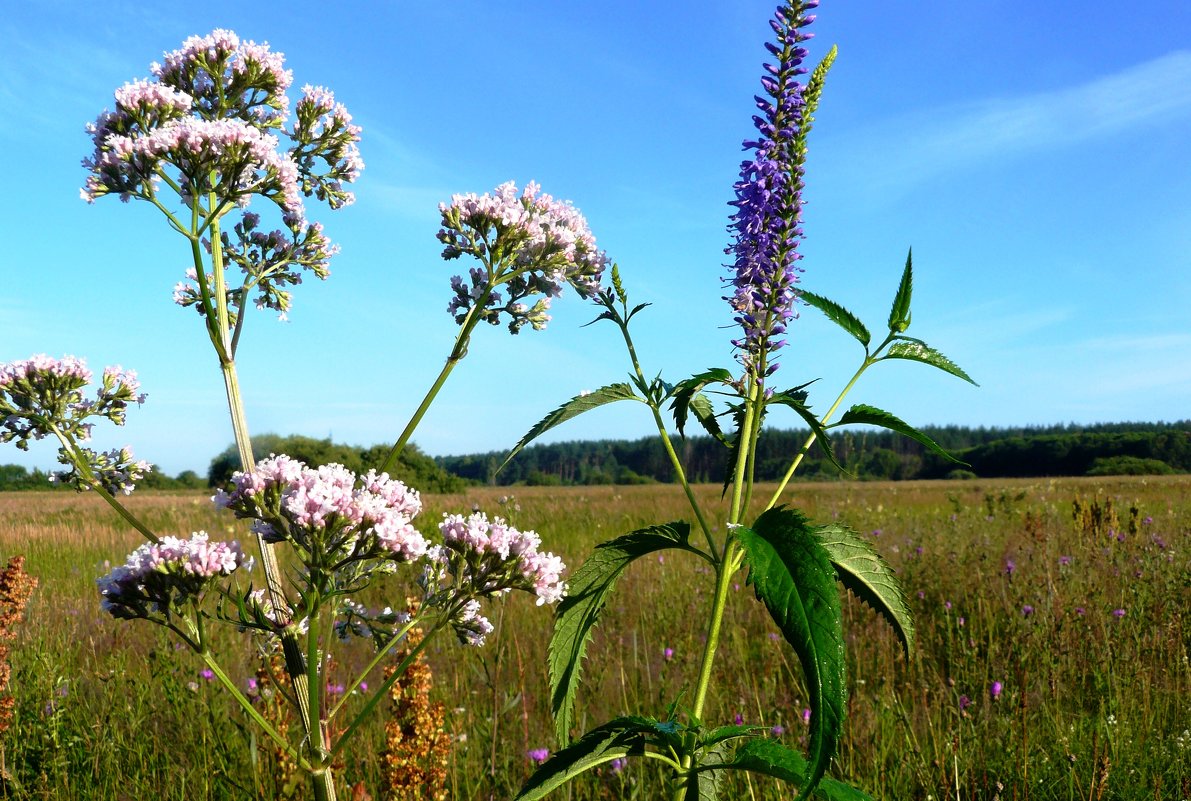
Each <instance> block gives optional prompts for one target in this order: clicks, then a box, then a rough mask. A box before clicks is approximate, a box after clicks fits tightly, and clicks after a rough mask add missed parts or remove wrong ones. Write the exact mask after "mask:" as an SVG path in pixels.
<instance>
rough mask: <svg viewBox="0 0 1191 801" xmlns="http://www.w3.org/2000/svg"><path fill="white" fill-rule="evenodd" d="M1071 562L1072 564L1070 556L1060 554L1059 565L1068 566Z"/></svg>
mask: <svg viewBox="0 0 1191 801" xmlns="http://www.w3.org/2000/svg"><path fill="white" fill-rule="evenodd" d="M1070 564H1071V557H1070V556H1060V557H1059V567H1067V566H1068V565H1070Z"/></svg>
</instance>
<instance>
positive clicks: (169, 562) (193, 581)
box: [97, 531, 251, 619]
mask: <svg viewBox="0 0 1191 801" xmlns="http://www.w3.org/2000/svg"><path fill="white" fill-rule="evenodd" d="M241 567H246V568H250V567H251V560H250V559H245V557H244V554H243V552H241V550H240V546H239V544H238V543H236V542H210V541H209V540H208V537H207V534H206V532H204V531H199V532H196V533H195V534H193V535H192V536H191V537H190V539H181V538H179V537H165V538H163V539H162V540H161V542H158V543H149V542H147V543H145V544H144V545H142V546H140V547H139V548H137V549H136V550H135V551H133V552H132V553H131V554H130V555H129V557H128V559H127V560H126V561H125V562H124V564H123V565H120V566H119V567H116V568H115V569H113V570H112V572H111V573H108V574H107V575H106V576H103V577H102V578H100V579H99V580H98V582H97V583H98V584H99V593H100V595H101V596H103V609H104V611H106V612H109V613H111V614H112V615H113V616H114V617H118V618H152V619H160V618H162V617H164V618H169V617H170V616H172V615H174V614H176V613H178V612H179V611H181V610H182V609H183V607H185V606H187V605H188V604H191V603H197V602H198V601H200V600H201V598H202V595H203V592H204V591H205V590H206V589H207V588H208V587H209V586H210V585H211V584H212V583H214V581H215V580H216V579H217V578H218V577H221V576H230V575H231V574H232V573H234V572H235V571H236V570H238V569H239V568H241ZM159 616H160V617H159Z"/></svg>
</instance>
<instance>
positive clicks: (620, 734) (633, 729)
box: [515, 718, 651, 801]
mask: <svg viewBox="0 0 1191 801" xmlns="http://www.w3.org/2000/svg"><path fill="white" fill-rule="evenodd" d="M650 730H651V727H650V726H649V722H648V721H646V720H644V719H643V718H616V719H615V720H611V721H609V722H607V723H605V724H604V725H603V726H597V727H596V728H594V729H592V730H591V731H589V732H588V733H587V734H585V735H583V737H581V738H580V739H579V740H577V741H575V742H574V743H573V744H571V745H569V746H567V747H566V748H564V749H562V750H561V751H559V752H558V753H556V754H554V755H553V756H551V757H550V758H549V759H548V760H546V762H545V763H544V764H543V765H542V766H541V767H540V768H538V769H537V771H536V772H535V773H534V774H533V776H531V777H530V778H529V781H527V782H526V783H525V786H524V787H522V788H521V792H520V793H518V794H517V798H516V800H515V801H533V799H536V798H542V797H543V796H545V795H546V794H547V793H549V792H550V791H551V790H554V789H556V788H558V787H560V786H562V785H563V784H566V783H567V782H569V781H570V780H571V779H573V778H575V777H576V776H578V775H579V774H580V773H582V772H583V771H585V770H590V769H592V768H594V767H595V766H597V765H601V764H603V763H605V762H611V761H612V760H613V759H620V758H624V757H626V756H630V755H632V754H640V753H641V752H642V751H643V750H644V748H645V743H646V739H647V735H648V733H649V732H650Z"/></svg>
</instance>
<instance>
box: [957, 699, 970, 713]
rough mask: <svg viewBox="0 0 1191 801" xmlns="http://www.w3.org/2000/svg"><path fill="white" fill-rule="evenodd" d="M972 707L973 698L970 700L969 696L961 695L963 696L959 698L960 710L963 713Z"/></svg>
mask: <svg viewBox="0 0 1191 801" xmlns="http://www.w3.org/2000/svg"><path fill="white" fill-rule="evenodd" d="M971 705H972V699H971V698H969V697H968V696H966V695H961V696H960V697H959V708H960V711H963V710H965V709H967V708H968V707H970V706H971Z"/></svg>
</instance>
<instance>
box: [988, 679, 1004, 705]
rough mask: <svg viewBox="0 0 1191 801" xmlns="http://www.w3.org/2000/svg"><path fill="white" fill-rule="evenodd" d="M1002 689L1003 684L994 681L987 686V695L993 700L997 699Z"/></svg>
mask: <svg viewBox="0 0 1191 801" xmlns="http://www.w3.org/2000/svg"><path fill="white" fill-rule="evenodd" d="M1002 689H1004V685H1002V684H1001V682H999V681H994V682H993V683H992V685H990V686H989V688H988V697H989V698H991V699H992V700H994V701H995V700H997V699H998V698H1000V697H1001V690H1002Z"/></svg>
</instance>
